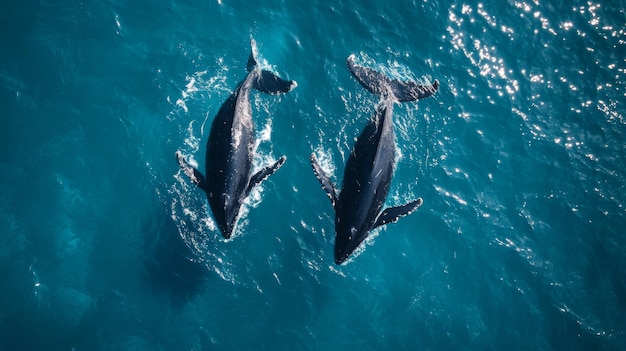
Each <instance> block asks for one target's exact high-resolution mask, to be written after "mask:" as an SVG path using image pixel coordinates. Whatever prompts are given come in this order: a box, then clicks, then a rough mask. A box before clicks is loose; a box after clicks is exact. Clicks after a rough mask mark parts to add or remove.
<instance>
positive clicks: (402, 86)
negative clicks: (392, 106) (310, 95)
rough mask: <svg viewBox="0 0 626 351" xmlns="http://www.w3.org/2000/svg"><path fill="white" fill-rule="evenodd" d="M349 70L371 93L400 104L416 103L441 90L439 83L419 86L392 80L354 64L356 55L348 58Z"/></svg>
mask: <svg viewBox="0 0 626 351" xmlns="http://www.w3.org/2000/svg"><path fill="white" fill-rule="evenodd" d="M348 69H349V70H350V73H352V75H353V76H354V78H356V80H357V81H358V82H359V84H361V85H362V86H363V87H364V88H365V89H367V90H368V91H369V92H370V93H373V94H376V95H382V96H389V95H392V96H393V97H395V98H396V100H398V101H399V102H407V101H415V100H420V99H424V98H427V97H429V96H431V95H433V94H434V93H435V92H436V91H437V89H439V81H438V80H435V82H434V83H433V84H418V83H416V82H411V81H406V82H403V81H399V80H396V79H390V78H389V77H387V76H385V75H384V74H383V73H381V72H378V71H376V70H373V69H371V68H368V67H363V66H359V65H357V64H356V63H355V62H354V55H350V56H349V57H348Z"/></svg>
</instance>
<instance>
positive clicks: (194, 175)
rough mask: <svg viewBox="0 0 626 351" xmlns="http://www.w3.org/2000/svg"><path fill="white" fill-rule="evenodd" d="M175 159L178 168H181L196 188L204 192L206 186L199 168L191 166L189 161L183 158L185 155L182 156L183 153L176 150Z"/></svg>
mask: <svg viewBox="0 0 626 351" xmlns="http://www.w3.org/2000/svg"><path fill="white" fill-rule="evenodd" d="M176 160H177V161H178V165H179V166H180V169H182V170H183V172H184V173H185V174H186V175H187V177H189V180H191V182H192V183H194V184H195V185H196V186H197V187H198V188H200V189H202V190H204V191H205V192H206V191H207V186H206V181H205V179H204V175H202V173H200V171H199V170H197V169H196V168H194V167H193V166H191V165H190V164H189V162H187V160H185V157H183V154H182V153H181V152H180V151H176Z"/></svg>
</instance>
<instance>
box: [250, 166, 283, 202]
mask: <svg viewBox="0 0 626 351" xmlns="http://www.w3.org/2000/svg"><path fill="white" fill-rule="evenodd" d="M286 159H287V157H286V156H283V157H281V158H279V159H278V161H276V162H274V164H273V165H271V166H267V167H265V168H263V169H262V170H260V171H258V172H256V173H255V174H254V175H253V176H252V177H250V181H249V182H248V187H247V188H246V195H248V194H249V193H250V190H252V188H254V187H255V186H257V185H259V184H261V182H262V181H264V180H265V179H267V177H269V176H271V175H272V174H274V172H276V171H277V170H278V169H279V168H280V167H281V166H282V165H283V163H285V160H286Z"/></svg>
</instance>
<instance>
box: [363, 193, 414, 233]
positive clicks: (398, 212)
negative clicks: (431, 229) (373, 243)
mask: <svg viewBox="0 0 626 351" xmlns="http://www.w3.org/2000/svg"><path fill="white" fill-rule="evenodd" d="M422 203H423V201H422V199H421V198H419V199H417V200H415V201H412V202H409V203H408V204H404V205H402V206H396V207H390V208H387V209H385V210H384V211H383V212H382V213H381V214H379V215H378V218H376V223H374V228H377V227H380V226H381V225H385V224H387V223H395V222H397V221H398V219H400V218H401V217H404V216H406V215H409V214H411V213H413V211H415V210H417V208H418V207H420V206H422Z"/></svg>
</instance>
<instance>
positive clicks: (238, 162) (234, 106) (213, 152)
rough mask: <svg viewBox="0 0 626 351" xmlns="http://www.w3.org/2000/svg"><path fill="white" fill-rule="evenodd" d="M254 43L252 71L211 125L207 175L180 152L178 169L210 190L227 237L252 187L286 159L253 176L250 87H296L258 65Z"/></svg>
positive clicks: (272, 91) (280, 90) (269, 89)
mask: <svg viewBox="0 0 626 351" xmlns="http://www.w3.org/2000/svg"><path fill="white" fill-rule="evenodd" d="M251 46H252V50H251V51H252V52H251V53H250V57H249V59H248V63H247V70H248V75H247V76H246V78H245V79H244V80H243V81H241V82H240V83H239V84H238V85H237V88H236V89H235V90H234V91H233V93H232V94H231V95H230V96H229V97H228V99H226V101H225V102H224V103H223V104H222V106H221V107H220V110H219V111H218V112H217V115H216V116H215V119H214V120H213V124H212V125H211V132H210V134H209V139H208V142H207V145H206V162H205V173H204V175H203V174H202V172H200V171H199V170H197V169H196V168H194V167H192V166H191V165H190V164H189V163H188V162H187V160H186V159H185V158H184V156H183V155H182V153H181V152H180V151H178V152H176V159H177V160H178V164H179V166H180V168H181V169H182V170H183V172H184V173H185V174H186V175H187V176H188V177H189V179H190V180H191V182H192V183H194V184H195V185H196V186H197V187H198V188H200V189H202V190H204V192H206V195H207V198H208V200H209V205H210V207H211V211H212V212H213V216H214V218H215V220H216V222H217V225H218V227H219V229H220V231H221V233H222V235H223V236H224V237H225V238H227V239H228V238H230V237H231V235H232V234H233V230H234V229H235V224H236V222H237V219H238V216H239V211H240V208H241V206H242V204H243V202H244V200H245V199H246V197H247V196H248V194H249V193H250V191H251V190H252V188H254V187H255V186H257V185H259V184H260V183H261V182H262V181H263V180H265V179H267V177H269V176H270V175H272V174H273V173H274V172H276V171H277V170H278V169H279V168H280V167H281V166H282V165H283V163H284V162H285V160H286V157H285V156H282V157H280V158H279V159H278V161H276V162H275V163H274V164H272V165H269V166H266V167H264V168H262V169H261V170H260V171H258V172H256V173H254V174H252V161H253V157H254V143H255V137H254V123H253V120H252V108H251V106H250V90H251V89H255V90H258V91H260V92H263V93H266V94H271V95H276V94H284V93H287V92H289V91H291V90H293V89H294V88H295V87H296V86H297V83H296V82H295V81H293V80H283V79H281V78H280V77H278V76H277V75H276V74H274V73H273V72H270V71H267V70H263V69H262V68H260V67H259V65H258V64H257V60H256V52H257V48H256V42H255V41H254V39H252V40H251Z"/></svg>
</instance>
